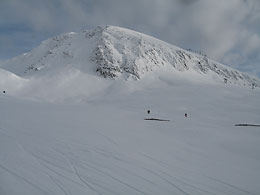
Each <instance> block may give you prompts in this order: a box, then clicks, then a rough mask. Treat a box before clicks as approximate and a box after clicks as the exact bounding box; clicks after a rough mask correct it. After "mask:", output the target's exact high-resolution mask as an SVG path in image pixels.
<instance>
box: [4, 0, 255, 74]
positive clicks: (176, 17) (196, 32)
mask: <svg viewBox="0 0 260 195" xmlns="http://www.w3.org/2000/svg"><path fill="white" fill-rule="evenodd" d="M98 25H115V26H121V27H125V28H129V29H132V30H135V31H139V32H142V33H145V34H149V35H151V36H154V37H156V38H159V39H161V40H163V41H166V42H168V43H171V44H173V45H176V46H179V47H182V48H184V49H188V48H190V49H193V50H196V51H202V52H203V53H205V54H207V55H208V56H209V57H210V58H211V59H214V60H216V61H219V62H222V63H224V64H226V65H229V66H231V67H234V68H237V69H239V70H241V71H244V72H248V73H251V74H253V75H257V76H258V77H259V76H260V52H259V51H260V1H259V0H228V1H227V0H131V1H129V0H0V62H1V61H4V60H6V59H9V58H11V57H14V56H16V55H19V54H22V53H24V52H28V51H30V50H31V49H33V48H34V47H36V46H37V45H39V44H40V42H41V41H43V40H45V39H47V38H49V37H53V36H56V35H58V34H60V33H63V32H71V31H76V32H77V31H80V30H85V29H91V28H95V27H96V26H98Z"/></svg>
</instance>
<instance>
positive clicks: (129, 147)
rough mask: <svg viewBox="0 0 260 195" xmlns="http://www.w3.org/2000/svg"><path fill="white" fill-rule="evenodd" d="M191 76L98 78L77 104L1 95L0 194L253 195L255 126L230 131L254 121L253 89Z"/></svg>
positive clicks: (258, 173)
mask: <svg viewBox="0 0 260 195" xmlns="http://www.w3.org/2000/svg"><path fill="white" fill-rule="evenodd" d="M191 78H196V77H194V75H193V76H192V75H189V74H188V75H186V76H185V74H179V73H176V74H167V73H165V74H157V73H155V74H150V75H148V76H146V77H145V78H144V79H142V80H140V81H121V80H116V81H113V82H110V81H109V80H106V79H103V80H104V82H108V83H109V84H107V85H106V86H105V85H103V84H102V85H100V86H102V90H101V91H98V92H96V94H95V95H93V96H86V97H85V98H83V97H80V98H78V99H77V98H75V99H73V100H77V101H72V100H63V101H57V100H56V101H55V102H53V103H48V102H46V101H39V100H37V101H34V100H31V98H28V97H24V96H19V95H18V94H16V95H15V96H10V95H9V94H8V91H7V93H6V94H1V95H0V108H1V110H0V194H1V195H20V194H26V195H38V194H39V195H40V194H52V195H53V194H67V195H69V194H77V195H81V194H82V195H83V194H84V195H85V194H93V195H95V194H104V195H109V194H111V195H115V194H131V195H132V194H149V195H150V194H154V195H158V194H163V195H166V194H169V195H172V194H184V195H187V194H191V195H196V194H198V195H203V194H218V195H221V194H223V195H231V194H234V195H245V194H248V195H252V194H255V195H257V194H259V193H260V186H259V181H260V150H259V148H260V128H257V127H235V126H234V125H235V124H238V123H250V124H257V123H258V124H259V122H260V121H259V116H260V108H259V105H260V91H259V89H258V88H257V89H254V90H252V89H250V88H246V87H240V86H237V85H232V84H230V85H229V84H224V83H216V82H210V80H209V79H206V78H204V79H203V78H200V77H198V79H191ZM98 85H99V84H96V87H98ZM76 86H77V85H75V86H74V88H76ZM53 94H54V95H55V93H53ZM148 109H150V110H151V114H150V115H149V116H148V114H147V112H146V111H147V110H148ZM184 113H188V118H185V117H184ZM152 117H154V118H161V119H168V120H170V122H160V121H145V120H144V118H152Z"/></svg>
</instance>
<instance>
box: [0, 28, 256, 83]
mask: <svg viewBox="0 0 260 195" xmlns="http://www.w3.org/2000/svg"><path fill="white" fill-rule="evenodd" d="M2 67H3V68H4V69H7V70H9V71H11V72H13V73H15V74H17V75H19V76H22V77H24V76H26V77H28V76H39V75H42V74H43V75H46V74H47V75H49V74H56V72H57V71H59V72H60V71H62V70H63V69H69V68H74V69H78V70H80V71H81V72H85V73H89V74H93V73H94V74H96V72H98V73H99V74H101V75H102V76H104V77H111V78H115V77H120V76H124V77H127V78H128V77H133V78H134V79H140V78H141V77H143V76H144V75H145V74H146V73H147V72H151V71H153V70H156V69H159V68H164V67H171V68H172V69H174V70H175V71H180V72H184V71H189V72H192V71H194V72H197V73H198V74H205V75H210V76H211V77H214V78H215V79H216V80H217V81H221V82H223V81H224V80H226V82H228V83H239V84H242V85H246V86H248V85H249V86H252V85H254V86H260V81H259V79H256V78H253V77H250V76H248V75H246V74H244V73H241V72H239V71H237V70H234V69H231V68H229V67H227V66H224V65H221V64H220V63H217V62H214V61H212V60H210V59H208V58H207V57H206V56H202V55H199V54H195V53H192V52H188V51H185V50H183V49H180V48H178V47H176V46H173V45H170V44H167V43H165V42H163V41H160V40H158V39H155V38H153V37H150V36H147V35H144V34H141V33H138V32H135V31H132V30H128V29H124V28H120V27H114V26H99V27H97V28H96V29H94V30H88V31H82V32H80V33H65V34H62V35H59V36H57V37H54V38H50V39H48V40H46V41H44V42H43V43H42V44H41V45H40V46H39V47H37V48H35V49H34V50H32V51H31V52H29V53H27V54H23V55H22V56H19V57H16V58H13V59H11V60H9V61H7V62H5V63H4V64H3V65H2Z"/></svg>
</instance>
